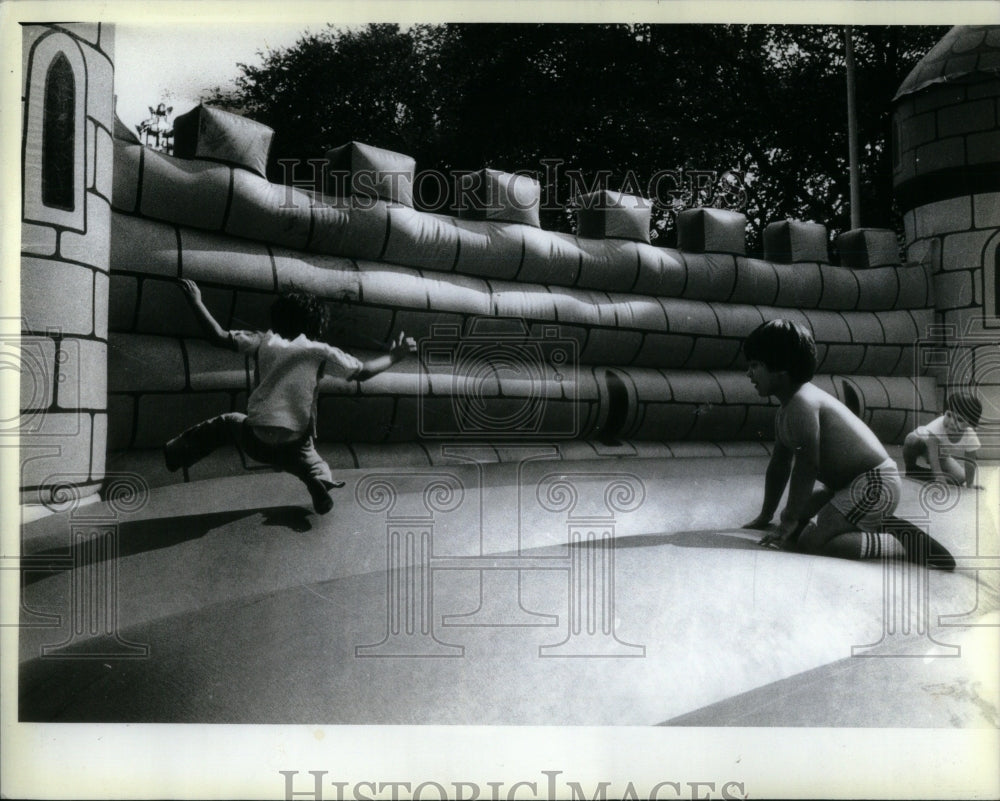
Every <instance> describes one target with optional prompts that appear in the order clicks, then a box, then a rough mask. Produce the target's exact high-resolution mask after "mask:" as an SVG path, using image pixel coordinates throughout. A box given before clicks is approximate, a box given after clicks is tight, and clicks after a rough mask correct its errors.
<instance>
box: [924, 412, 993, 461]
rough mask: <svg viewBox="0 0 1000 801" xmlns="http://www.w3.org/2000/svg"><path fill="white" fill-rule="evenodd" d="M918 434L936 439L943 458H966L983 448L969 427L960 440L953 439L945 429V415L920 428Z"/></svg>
mask: <svg viewBox="0 0 1000 801" xmlns="http://www.w3.org/2000/svg"><path fill="white" fill-rule="evenodd" d="M917 433H918V434H920V435H921V436H924V437H926V436H932V437H934V439H936V440H937V441H938V449H939V450H940V452H941V455H942V456H964V455H965V454H966V453H969V452H970V451H978V450H979V448H980V447H981V443H980V442H979V437H977V436H976V432H975V431H973V430H972V429H971V428H969V427H968V426H966V428H965V429H964V430H963V431H962V436H961V437H960V438H959V439H957V440H954V439H951V438H950V436H949V435H948V432H947V431H946V430H945V427H944V415H941V416H940V417H936V418H935V419H933V420H931V421H930V422H929V423H928V424H927V425H925V426H920V427H919V428H917Z"/></svg>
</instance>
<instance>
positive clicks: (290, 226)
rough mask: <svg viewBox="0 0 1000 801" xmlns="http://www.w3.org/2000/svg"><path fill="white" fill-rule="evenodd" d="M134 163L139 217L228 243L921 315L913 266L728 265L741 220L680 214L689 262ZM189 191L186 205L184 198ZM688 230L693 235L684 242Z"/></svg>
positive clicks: (240, 175)
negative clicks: (224, 235) (690, 244)
mask: <svg viewBox="0 0 1000 801" xmlns="http://www.w3.org/2000/svg"><path fill="white" fill-rule="evenodd" d="M138 151H139V149H138V148H136V147H135V146H126V145H122V144H121V143H120V142H116V160H117V161H118V162H119V163H120V168H119V169H117V170H116V188H115V207H116V208H121V209H123V210H125V211H131V210H132V209H133V207H134V205H135V203H134V200H133V196H134V195H135V194H136V193H137V192H138V189H137V190H135V191H131V190H130V189H128V188H126V187H124V185H123V186H118V185H117V183H118V175H119V174H121V176H123V177H122V181H126V178H127V177H128V176H129V175H130V174H131V173H133V172H137V171H138V167H137V164H136V162H137V157H136V155H135V154H136V153H138ZM146 156H148V158H146ZM143 160H144V162H146V163H145V164H144V166H143V170H142V190H141V197H142V207H143V214H144V215H147V216H149V217H151V218H155V219H159V220H161V221H167V222H170V223H176V224H180V225H188V226H195V227H198V228H202V229H205V228H208V229H213V230H217V229H218V228H219V226H220V225H221V224H222V217H223V216H225V218H226V220H227V222H226V224H225V227H226V231H227V232H228V233H229V234H233V235H239V236H241V237H244V238H247V239H253V240H256V241H258V242H263V243H265V244H267V245H271V246H279V247H282V248H293V249H297V250H299V251H301V250H305V251H308V252H311V253H317V254H325V255H330V256H340V257H343V258H349V259H364V260H368V261H383V262H391V263H394V264H398V265H400V266H408V267H411V268H417V269H427V270H433V271H435V272H452V271H454V272H456V273H461V274H465V275H470V276H477V277H483V278H499V279H504V280H517V281H525V282H530V283H536V282H537V283H540V284H542V285H546V286H579V287H581V288H585V289H604V290H608V291H630V292H635V293H637V294H646V295H651V296H668V297H677V296H683V297H692V298H698V299H706V300H715V301H719V302H727V301H731V302H741V303H756V304H766V305H777V306H782V307H789V308H812V307H816V306H819V305H822V306H823V307H824V308H831V309H833V308H838V309H839V308H845V309H846V308H856V307H857V308H865V309H872V310H881V309H893V308H901V306H900V304H901V302H903V301H904V300H905V301H909V300H910V299H911V298H912V299H913V300H914V302H915V303H917V305H916V306H906V307H905V308H915V307H919V306H925V305H926V300H927V299H926V295H924V296H923V297H922V293H921V291H920V289H921V288H926V284H925V283H923V277H922V276H919V275H918V274H916V273H913V272H912V268H906V267H898V266H886V267H879V268H876V269H874V270H866V271H858V272H857V273H856V274H855V271H854V270H850V269H847V268H838V269H825V270H824V271H823V273H822V274H821V273H820V270H819V266H818V265H817V264H816V263H815V262H806V263H798V264H775V263H772V262H769V261H764V260H759V259H746V258H745V257H743V256H742V255H737V256H735V257H734V256H733V255H727V254H732V253H742V252H743V247H742V246H739V247H737V246H736V245H735V244H734V243H733V242H732V241H730V240H731V239H732V236H733V231H735V228H733V231H730V228H732V227H733V226H734V225H736V222H737V221H738V219H739V218H740V215H736V216H735V217H734V216H733V214H734V213H732V212H723V211H721V210H718V209H703V210H698V209H695V210H689V211H692V212H696V213H695V214H694V215H689V216H688V218H686V219H687V222H686V223H685V225H686V226H687V230H688V231H689V233H690V234H691V236H692V237H694V238H695V239H696V240H697V242H696V243H695V244H696V245H697V248H696V250H697V252H695V249H693V248H692V249H688V250H669V249H665V248H656V247H652V246H649V245H645V244H642V243H633V242H627V241H621V240H600V239H588V238H583V237H574V236H570V235H566V234H558V233H553V232H548V231H541V230H539V229H535V228H532V227H531V226H525V225H518V224H512V223H500V222H484V221H476V220H463V219H456V218H452V217H446V216H443V215H435V214H427V213H423V212H419V211H415V210H413V209H409V208H406V207H401V206H388V205H387V204H385V203H384V202H382V201H363V200H360V199H353V200H349V201H344V200H341V199H338V200H334V199H332V198H325V199H322V198H321V199H320V200H319V202H316V203H314V198H313V195H312V194H310V193H308V192H303V191H302V190H300V189H296V188H294V187H282V186H276V185H272V184H269V183H268V182H267V181H265V180H264V179H263V178H260V177H259V176H255V175H253V174H252V173H249V172H246V171H244V170H239V169H237V170H234V171H232V196H231V200H229V201H227V198H229V195H230V187H229V171H228V170H229V168H225V167H220V166H218V165H205V164H202V163H198V162H179V161H177V160H172V159H171V158H170V157H169V156H165V155H163V154H153V153H146V154H145V156H143ZM179 164H183V165H184V169H181V168H180V167H179V166H178V165H179ZM175 184H176V185H175ZM196 187H197V193H198V197H197V198H195V197H193V195H192V193H193V192H194V191H195V188H196ZM227 203H228V205H227ZM702 212H704V213H702ZM685 213H686V212H685ZM955 213H958V212H957V211H956V212H955ZM966 213H971V209H967V210H966ZM114 224H115V227H116V235H115V237H114V238H115V240H116V242H115V243H113V250H116V251H121V250H122V249H123V248H128V247H129V246H128V245H127V244H122V243H120V242H118V241H117V240H119V239H132V235H133V234H135V233H136V231H135V230H134V229H135V228H137V227H139V226H137V225H135V224H133V225H132V226H131V227H132V231H131V232H130V234H129V235H128V236H120V235H119V234H118V233H117V231H118V226H119V225H122V224H123V223H122V222H121V218H120V217H118V216H116V217H115V223H114ZM789 225H791V223H789ZM794 225H796V226H797V225H800V224H799V223H795V224H794ZM801 225H807V224H805V223H802V224H801ZM820 228H822V226H820ZM694 229H697V232H696V233H691V232H692V231H694ZM182 230H183V229H182ZM741 230H742V229H741ZM809 230H812V228H809ZM817 230H818V229H817ZM824 230H825V229H824ZM146 236H148V234H147V235H146ZM706 236H707V240H706V239H705V237H706ZM713 236H714V237H716V239H717V240H718V242H719V245H718V247H717V248H712V247H709V246H708V245H712V242H713ZM720 237H721V238H720ZM230 241H232V240H230ZM706 241H707V243H708V245H706V244H705V242H706ZM713 250H717V251H720V252H713ZM120 261H121V259H120V256H119V255H118V254H116V253H113V254H112V263H113V265H114V264H115V263H116V262H120ZM899 271H904V272H905V275H906V279H907V283H908V282H911V281H918V282H921V284H920V287H913V286H911V285H908V286H907V290H906V293H905V295H904V293H903V290H902V289H901V285H902V284H903V283H904V281H903V280H902V279H899V280H896V281H895V282H894V281H893V278H895V277H896V275H897V274H898V275H902V274H903V272H899ZM776 284H777V289H776V288H775V285H776ZM894 284H895V290H898V291H895V290H894Z"/></svg>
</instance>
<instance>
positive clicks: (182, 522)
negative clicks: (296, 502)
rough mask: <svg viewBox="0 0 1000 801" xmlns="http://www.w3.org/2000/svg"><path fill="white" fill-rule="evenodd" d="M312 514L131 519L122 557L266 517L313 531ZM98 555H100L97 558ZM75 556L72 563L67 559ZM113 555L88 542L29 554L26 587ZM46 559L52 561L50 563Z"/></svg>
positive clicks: (280, 509)
mask: <svg viewBox="0 0 1000 801" xmlns="http://www.w3.org/2000/svg"><path fill="white" fill-rule="evenodd" d="M311 514H312V513H311V512H310V511H309V510H307V509H306V508H305V507H301V506H261V507H257V508H254V509H239V510H233V511H227V512H210V513H208V514H196V515H181V516H178V517H161V518H154V519H151V520H130V521H125V522H123V523H120V524H119V525H118V534H119V536H118V548H117V553H116V554H115V555H116V556H117V557H118V558H121V557H124V556H135V555H136V554H140V553H146V552H148V551H157V550H160V549H161V548H170V547H172V546H174V545H180V544H181V543H183V542H188V541H190V540H195V539H198V538H200V537H204V536H205V535H206V534H207V533H208V532H210V531H212V530H213V529H216V528H219V527H220V526H224V525H227V524H229V523H234V522H236V521H237V520H245V519H246V518H250V517H253V516H254V515H263V520H262V525H264V526H267V527H274V528H287V529H291V530H292V531H295V532H299V533H301V532H305V531H309V530H310V529H311V528H312V523H311V521H310V519H309V518H310V516H311ZM95 554H96V555H95ZM67 555H70V556H72V557H73V558H72V560H69V559H67V558H66V557H67ZM110 555H111V552H110V551H106V550H105V549H96V550H95V549H94V548H93V547H92V546H91V545H90V543H88V542H84V543H81V544H79V545H76V546H73V547H72V548H69V547H65V546H62V547H50V548H45V549H44V550H41V551H35V552H33V553H31V554H27V555H26V556H25V557H24V559H23V560H22V561H23V562H24V564H23V568H22V569H23V574H24V585H25V586H28V585H31V584H34V583H35V582H38V581H42V580H43V579H46V578H48V577H50V576H53V575H56V574H58V573H63V572H66V571H67V570H70V569H73V568H79V567H85V566H87V565H90V564H97V563H99V562H102V561H106V560H107V559H108V558H110ZM46 560H51V563H50V564H47V563H46Z"/></svg>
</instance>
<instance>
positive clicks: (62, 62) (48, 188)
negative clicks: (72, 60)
mask: <svg viewBox="0 0 1000 801" xmlns="http://www.w3.org/2000/svg"><path fill="white" fill-rule="evenodd" d="M75 98H76V82H75V81H74V80H73V70H72V68H71V67H70V66H69V61H68V60H67V58H66V56H65V55H63V54H62V53H59V55H57V56H56V57H55V58H54V59H53V60H52V63H51V64H50V65H49V70H48V76H47V77H46V78H45V103H44V106H43V111H42V137H43V141H42V203H44V204H45V205H46V206H53V207H55V208H57V209H65V210H66V211H73V206H74V204H75V202H76V194H75V192H74V191H73V179H74V175H73V155H74V152H75V148H74V147H73V142H74V139H75V133H76V131H75V129H74V120H73V114H74V112H75V111H76V100H75Z"/></svg>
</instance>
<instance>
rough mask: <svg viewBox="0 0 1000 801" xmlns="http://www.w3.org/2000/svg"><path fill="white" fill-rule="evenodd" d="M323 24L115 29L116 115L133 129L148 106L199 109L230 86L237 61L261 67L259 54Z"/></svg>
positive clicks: (177, 110)
mask: <svg viewBox="0 0 1000 801" xmlns="http://www.w3.org/2000/svg"><path fill="white" fill-rule="evenodd" d="M306 30H309V31H312V32H314V33H317V32H319V31H321V30H323V25H322V24H316V23H303V22H300V23H296V24H279V23H270V24H267V25H264V24H246V25H227V26H225V27H222V26H212V27H209V28H206V27H205V26H204V25H170V26H167V25H163V24H159V25H154V26H138V25H133V24H123V23H118V24H116V25H115V94H116V95H117V96H118V106H117V111H118V116H119V117H120V118H121V121H122V122H124V123H125V125H126V126H128V128H129V129H130V130H132V131H135V126H136V125H137V124H138V123H140V122H142V120H144V119H146V118H147V117H149V106H154V107H155V106H156V105H157V104H158V103H161V102H162V103H165V104H166V105H168V106H173V107H174V111H173V116H177V115H178V114H183V113H184V112H186V111H189V110H190V109H191V108H192V107H193V106H195V105H197V103H198V99H199V97H200V95H201V94H202V93H203V92H205V91H207V90H210V89H212V88H214V87H215V86H222V87H223V88H225V87H227V86H228V87H231V86H232V84H233V80H234V79H235V78H236V77H237V76H238V75H239V74H240V71H239V69H238V67H237V66H236V64H237V62H243V63H248V64H259V63H261V56H260V55H258V52H265V53H266V52H267V51H268V50H271V49H281V48H284V47H288V46H290V45H293V44H295V42H296V41H297V40H298V39H299V38H300V37H301V36H302V34H303V33H304V32H305V31H306Z"/></svg>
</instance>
